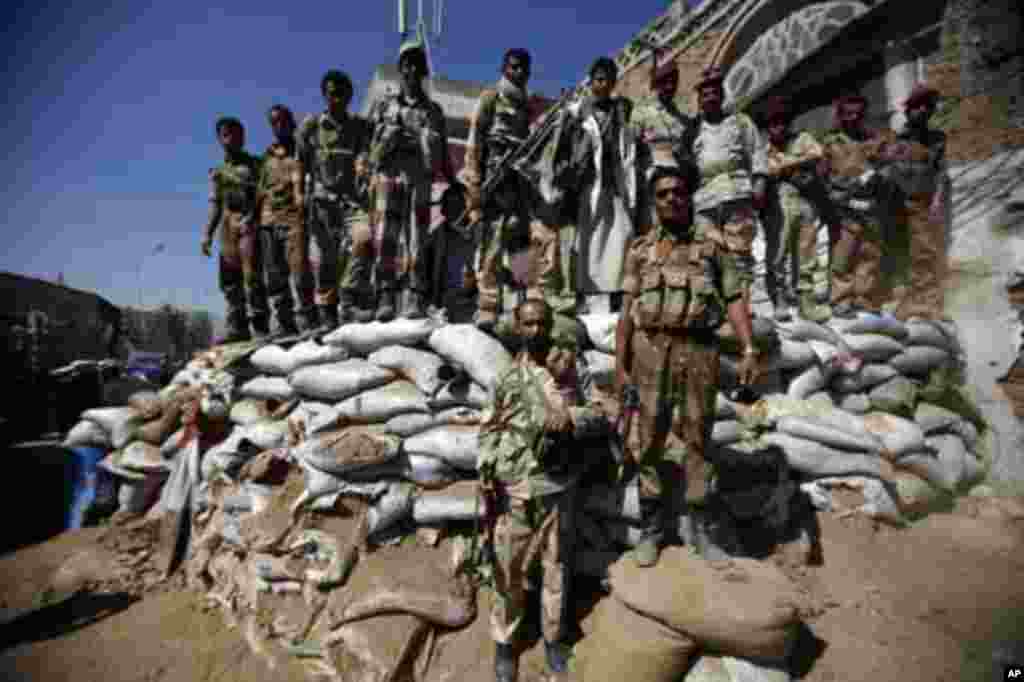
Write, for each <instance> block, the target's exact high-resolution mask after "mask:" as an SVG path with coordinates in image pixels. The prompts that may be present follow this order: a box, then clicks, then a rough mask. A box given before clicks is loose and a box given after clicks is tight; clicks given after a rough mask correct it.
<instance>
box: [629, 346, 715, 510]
mask: <svg viewBox="0 0 1024 682" xmlns="http://www.w3.org/2000/svg"><path fill="white" fill-rule="evenodd" d="M629 353H630V357H631V361H632V362H631V365H630V370H631V371H630V374H631V376H632V379H633V382H634V383H635V384H636V386H637V388H638V390H639V393H640V408H639V413H638V414H637V416H636V418H635V420H634V422H633V424H632V428H631V429H630V433H628V434H626V444H627V446H628V449H629V451H630V453H631V455H632V460H633V462H634V463H635V466H636V473H637V475H638V476H639V478H640V481H639V482H640V499H641V504H642V505H645V506H656V505H657V503H658V502H659V501H660V507H661V513H662V514H663V515H665V516H666V518H673V517H675V518H678V515H679V514H680V513H681V512H682V509H681V507H680V505H681V504H682V503H686V504H688V505H689V504H693V505H700V504H703V502H704V497H705V494H706V487H707V482H708V478H709V477H710V474H711V469H710V466H709V465H708V460H707V457H706V454H707V450H708V447H709V443H710V442H711V428H712V426H713V425H714V418H715V398H716V396H717V394H718V375H719V364H720V358H719V350H718V347H717V346H716V345H714V343H712V342H710V341H708V342H704V341H700V340H697V339H694V338H692V337H690V336H687V335H686V334H685V333H667V332H654V331H644V330H636V331H634V333H633V337H632V339H631V341H630V349H629Z"/></svg>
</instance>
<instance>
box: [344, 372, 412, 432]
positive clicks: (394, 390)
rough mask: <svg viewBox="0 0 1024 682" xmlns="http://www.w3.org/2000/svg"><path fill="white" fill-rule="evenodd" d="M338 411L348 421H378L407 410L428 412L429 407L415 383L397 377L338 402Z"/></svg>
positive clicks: (383, 420) (384, 420)
mask: <svg viewBox="0 0 1024 682" xmlns="http://www.w3.org/2000/svg"><path fill="white" fill-rule="evenodd" d="M337 411H338V414H340V415H341V416H342V417H345V418H346V419H348V420H350V421H354V422H362V423H377V422H386V421H387V420H388V419H391V418H392V417H394V416H395V415H399V414H405V413H406V412H430V407H429V406H428V405H427V396H425V395H423V393H422V392H421V391H420V390H419V389H418V388H416V385H415V384H413V383H412V382H410V381H406V380H404V379H398V380H397V381H392V382H390V383H388V384H385V385H384V386H380V387H378V388H371V389H369V390H367V391H363V392H362V393H359V394H358V395H354V396H352V397H351V398H348V399H346V400H344V401H342V402H340V403H338V410H337Z"/></svg>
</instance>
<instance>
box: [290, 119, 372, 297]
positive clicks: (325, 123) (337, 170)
mask: <svg viewBox="0 0 1024 682" xmlns="http://www.w3.org/2000/svg"><path fill="white" fill-rule="evenodd" d="M367 137H368V130H367V127H366V122H365V121H364V120H363V119H361V118H359V117H358V116H354V115H352V114H346V116H345V117H344V119H342V120H340V121H338V120H335V119H334V118H333V117H332V116H331V115H330V113H328V112H326V111H325V112H323V113H321V114H318V115H316V116H309V117H307V118H306V119H305V120H304V121H303V122H302V125H301V126H299V131H298V134H297V135H296V139H297V141H298V154H299V159H301V161H302V164H303V166H304V167H305V169H306V171H307V172H308V173H309V174H310V176H311V179H312V187H310V188H307V189H306V191H307V192H308V193H309V194H310V197H311V199H312V205H313V211H312V216H310V232H311V235H310V236H312V237H313V239H315V240H316V243H317V247H318V248H319V251H320V263H319V266H318V267H317V277H316V279H317V289H316V303H317V305H320V306H334V305H336V304H337V302H338V288H339V285H340V288H341V291H342V293H343V294H351V295H353V296H354V295H355V294H356V293H357V292H362V293H365V292H366V290H367V289H368V288H369V284H370V269H371V258H372V249H371V245H370V228H369V223H368V219H367V213H366V190H365V178H363V177H362V176H361V174H360V173H359V172H358V167H359V165H361V163H362V161H363V160H364V159H365V156H364V155H365V150H366V144H367ZM343 312H346V311H343Z"/></svg>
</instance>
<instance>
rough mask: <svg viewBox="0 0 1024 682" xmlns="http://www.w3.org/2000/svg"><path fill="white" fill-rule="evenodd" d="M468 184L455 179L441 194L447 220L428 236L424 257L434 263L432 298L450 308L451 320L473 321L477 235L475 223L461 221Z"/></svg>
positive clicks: (443, 212) (443, 306)
mask: <svg viewBox="0 0 1024 682" xmlns="http://www.w3.org/2000/svg"><path fill="white" fill-rule="evenodd" d="M465 192H466V188H465V186H463V185H462V184H459V183H456V184H454V185H450V186H448V188H447V189H445V191H444V193H443V194H442V195H441V215H442V216H443V217H444V220H443V221H442V222H441V223H440V224H438V225H437V226H435V227H434V228H433V229H432V230H431V233H430V238H429V239H428V240H427V244H426V246H425V250H424V252H423V258H424V259H425V260H426V262H428V263H430V267H431V273H432V276H431V284H432V286H433V289H432V290H431V296H430V298H431V301H432V303H433V304H434V305H435V306H436V307H438V308H444V309H445V310H446V311H447V319H448V321H449V322H454V323H459V324H461V323H464V322H470V321H472V319H473V315H474V313H475V312H476V299H475V293H476V286H477V285H476V274H475V272H474V267H475V261H476V252H477V239H476V235H475V234H474V233H473V226H472V225H467V224H464V223H461V222H460V221H459V219H460V218H462V217H463V215H464V214H465V212H466V194H465Z"/></svg>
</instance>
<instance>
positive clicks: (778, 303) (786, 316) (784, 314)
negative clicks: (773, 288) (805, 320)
mask: <svg viewBox="0 0 1024 682" xmlns="http://www.w3.org/2000/svg"><path fill="white" fill-rule="evenodd" d="M772 318H773V319H774V320H775V321H776V322H789V321H790V320H792V319H793V316H792V315H791V314H790V312H789V303H787V302H786V299H785V297H783V296H779V297H778V298H776V299H775V300H774V301H772Z"/></svg>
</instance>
